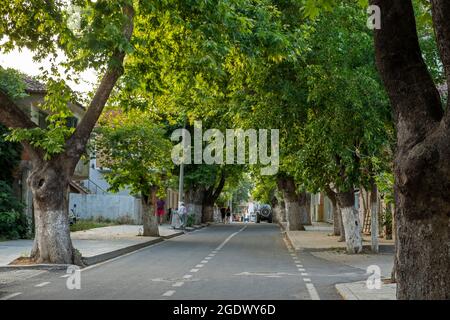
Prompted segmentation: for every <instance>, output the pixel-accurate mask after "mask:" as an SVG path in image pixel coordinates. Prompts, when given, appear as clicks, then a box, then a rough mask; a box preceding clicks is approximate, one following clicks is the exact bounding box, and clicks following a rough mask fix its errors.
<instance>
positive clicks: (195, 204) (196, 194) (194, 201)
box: [185, 186, 205, 224]
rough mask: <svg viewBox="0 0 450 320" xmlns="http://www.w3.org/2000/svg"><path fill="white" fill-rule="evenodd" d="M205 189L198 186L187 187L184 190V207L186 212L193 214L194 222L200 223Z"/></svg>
mask: <svg viewBox="0 0 450 320" xmlns="http://www.w3.org/2000/svg"><path fill="white" fill-rule="evenodd" d="M204 192H205V189H204V188H200V187H193V186H191V187H189V189H188V192H186V201H185V202H186V209H187V212H188V214H192V215H194V216H195V221H194V224H200V223H201V222H202V211H203V206H202V199H203V196H204Z"/></svg>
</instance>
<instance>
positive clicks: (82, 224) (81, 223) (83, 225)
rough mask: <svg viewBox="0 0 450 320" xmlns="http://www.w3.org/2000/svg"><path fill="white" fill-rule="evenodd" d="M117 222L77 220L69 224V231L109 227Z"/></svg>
mask: <svg viewBox="0 0 450 320" xmlns="http://www.w3.org/2000/svg"><path fill="white" fill-rule="evenodd" d="M117 224H118V223H116V222H112V221H98V220H85V219H83V220H77V222H76V223H74V224H73V225H71V226H70V232H75V231H82V230H89V229H95V228H103V227H109V226H114V225H117Z"/></svg>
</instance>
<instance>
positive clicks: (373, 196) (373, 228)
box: [370, 184, 379, 253]
mask: <svg viewBox="0 0 450 320" xmlns="http://www.w3.org/2000/svg"><path fill="white" fill-rule="evenodd" d="M370 235H371V238H372V242H371V243H372V245H371V247H372V252H375V253H378V251H379V246H378V189H377V186H376V184H373V185H372V190H371V192H370Z"/></svg>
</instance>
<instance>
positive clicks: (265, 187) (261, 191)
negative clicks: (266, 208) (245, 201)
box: [252, 176, 277, 204]
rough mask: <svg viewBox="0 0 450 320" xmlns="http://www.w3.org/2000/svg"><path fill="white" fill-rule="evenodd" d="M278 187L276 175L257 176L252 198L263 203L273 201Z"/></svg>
mask: <svg viewBox="0 0 450 320" xmlns="http://www.w3.org/2000/svg"><path fill="white" fill-rule="evenodd" d="M276 188H277V184H276V180H275V177H272V176H257V177H256V182H255V188H254V189H253V190H252V198H253V199H255V200H256V201H258V202H261V203H269V204H270V203H271V202H272V198H273V197H274V195H275V190H276Z"/></svg>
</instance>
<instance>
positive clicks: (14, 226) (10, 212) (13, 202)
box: [0, 181, 28, 239]
mask: <svg viewBox="0 0 450 320" xmlns="http://www.w3.org/2000/svg"><path fill="white" fill-rule="evenodd" d="M23 209H24V205H23V204H22V203H21V202H20V201H19V200H18V199H17V198H16V197H15V196H14V195H13V193H12V190H11V187H10V186H9V185H8V184H7V183H6V182H4V181H0V238H4V239H18V238H25V237H26V236H27V232H28V226H27V219H26V216H25V214H24V213H23Z"/></svg>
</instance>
